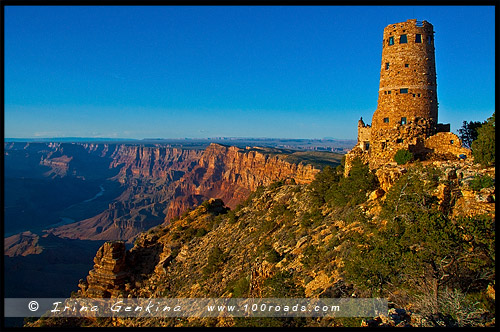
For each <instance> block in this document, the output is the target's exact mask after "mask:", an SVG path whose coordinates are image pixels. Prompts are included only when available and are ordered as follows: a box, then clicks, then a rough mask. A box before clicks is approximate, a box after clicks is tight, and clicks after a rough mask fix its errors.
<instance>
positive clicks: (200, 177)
mask: <svg viewBox="0 0 500 332" xmlns="http://www.w3.org/2000/svg"><path fill="white" fill-rule="evenodd" d="M70 148H71V149H75V147H73V146H71V147H70ZM78 148H80V149H83V151H84V152H82V153H85V154H86V155H89V156H90V155H91V156H95V157H97V156H98V157H99V158H101V159H103V160H106V161H107V162H108V164H107V167H106V169H108V170H115V172H114V174H116V175H114V176H113V177H112V179H114V180H117V181H119V182H120V183H122V185H123V187H124V191H123V193H122V194H121V195H120V196H119V197H117V198H116V199H115V200H114V201H113V202H111V203H110V204H109V205H108V208H107V209H106V210H104V211H103V212H101V213H99V214H98V215H96V216H94V217H92V218H88V219H85V220H82V221H79V222H77V223H74V224H69V225H64V226H60V227H57V228H54V229H50V232H51V233H53V234H55V235H57V236H62V237H67V238H73V239H89V240H125V241H131V240H132V239H133V238H134V236H135V235H136V234H138V233H139V232H141V231H144V230H147V229H149V228H151V227H153V226H156V225H159V224H161V223H163V222H168V221H169V220H170V219H172V218H173V217H176V216H178V215H180V214H182V213H183V212H185V211H186V210H188V209H189V208H192V207H194V206H196V205H198V204H200V203H202V202H203V201H205V200H207V199H209V198H221V199H222V200H223V201H224V202H225V203H226V204H227V205H228V206H229V207H231V208H234V207H235V206H236V205H237V204H238V203H239V202H241V201H242V200H244V199H245V198H246V197H247V196H248V194H249V193H250V192H251V191H253V190H255V189H256V188H257V187H258V186H265V185H269V184H270V183H272V182H275V181H278V180H289V181H293V182H294V183H298V184H301V183H308V182H310V181H312V180H313V179H314V176H315V174H316V173H318V172H319V169H317V168H315V167H313V166H311V165H307V164H303V163H290V162H288V161H286V160H285V158H284V156H281V155H278V154H275V155H270V154H266V153H265V152H264V151H259V149H246V150H245V149H239V148H237V147H228V146H222V145H218V144H211V145H210V146H209V147H207V148H206V149H205V150H203V151H199V150H183V149H177V148H168V147H161V146H154V147H145V146H138V145H135V146H127V145H106V144H104V145H97V144H82V145H79V146H78ZM68 149H69V148H68V147H65V146H63V147H62V148H61V147H60V146H59V147H56V150H55V152H53V153H51V154H50V155H49V156H47V157H46V158H45V159H43V161H42V162H43V163H44V165H50V166H51V167H52V169H51V173H50V174H57V175H59V176H63V175H64V174H67V172H68V170H70V169H76V166H72V165H71V164H72V163H74V162H77V161H78V160H80V164H78V165H80V166H79V167H80V168H83V167H82V166H81V160H83V157H81V156H80V157H79V158H73V157H70V156H68V155H66V154H64V151H65V150H68ZM49 161H50V162H49Z"/></svg>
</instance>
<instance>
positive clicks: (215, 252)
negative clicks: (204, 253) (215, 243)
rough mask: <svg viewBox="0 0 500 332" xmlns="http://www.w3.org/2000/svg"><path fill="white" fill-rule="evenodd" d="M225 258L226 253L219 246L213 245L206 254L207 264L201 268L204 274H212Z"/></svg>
mask: <svg viewBox="0 0 500 332" xmlns="http://www.w3.org/2000/svg"><path fill="white" fill-rule="evenodd" d="M226 259H227V255H226V254H225V253H224V251H222V249H220V248H219V247H214V248H213V249H212V251H210V254H209V255H208V260H207V265H206V266H205V267H204V268H203V274H204V275H205V276H208V275H211V274H213V273H214V272H215V271H217V269H218V268H219V267H220V266H221V264H223V263H224V262H225V261H226Z"/></svg>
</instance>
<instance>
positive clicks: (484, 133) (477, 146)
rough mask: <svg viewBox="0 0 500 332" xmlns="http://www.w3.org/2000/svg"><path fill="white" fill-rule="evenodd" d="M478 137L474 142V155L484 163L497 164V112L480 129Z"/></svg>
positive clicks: (480, 162) (477, 160)
mask: <svg viewBox="0 0 500 332" xmlns="http://www.w3.org/2000/svg"><path fill="white" fill-rule="evenodd" d="M477 131H478V135H477V139H476V140H475V141H474V142H472V156H473V157H474V160H475V161H476V162H477V163H479V164H481V165H483V166H491V165H495V112H493V115H492V116H491V117H490V118H488V120H487V121H486V123H485V124H483V125H482V126H481V127H480V128H479V129H478V130H477Z"/></svg>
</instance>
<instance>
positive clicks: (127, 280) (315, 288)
mask: <svg viewBox="0 0 500 332" xmlns="http://www.w3.org/2000/svg"><path fill="white" fill-rule="evenodd" d="M216 148H218V147H216ZM210 160H211V161H210ZM209 161H210V165H213V166H211V167H210V168H211V169H213V170H216V169H217V164H218V162H219V161H218V160H217V159H209ZM203 165H205V162H204V163H203ZM414 166H415V165H408V166H405V167H400V168H398V170H396V171H395V170H394V169H392V168H390V167H389V168H388V169H385V170H384V169H380V170H379V171H378V172H377V174H378V180H379V185H378V188H376V189H375V190H374V191H373V192H371V193H370V192H368V193H367V199H366V200H365V202H363V203H361V204H359V205H357V206H355V207H347V208H341V209H339V208H337V207H335V206H332V205H330V204H327V203H324V204H320V206H319V208H314V209H313V208H312V207H313V206H318V203H317V201H316V198H315V194H314V190H313V187H311V186H310V185H306V184H295V183H293V182H292V181H288V182H286V181H285V182H283V183H274V184H272V185H270V186H267V187H266V188H263V187H258V188H257V190H256V191H254V192H253V193H252V194H251V195H250V196H249V198H248V199H247V200H246V201H245V202H243V203H242V204H241V205H239V206H238V207H237V208H235V209H233V210H229V209H228V208H227V207H226V206H225V205H224V203H223V202H222V201H221V200H214V199H212V200H210V201H207V202H205V203H203V204H202V205H200V206H199V207H197V208H196V209H195V210H193V211H190V212H189V213H186V214H185V215H183V216H182V217H181V218H180V219H174V220H172V221H171V223H169V224H167V225H160V226H158V227H156V228H153V229H151V230H150V231H148V232H147V233H142V234H140V235H139V236H138V237H137V239H136V241H135V244H134V247H133V248H132V249H130V250H126V249H125V247H124V246H123V244H120V243H109V244H106V245H105V246H103V247H102V248H101V249H100V250H99V252H98V254H97V256H96V258H95V263H96V265H95V266H94V269H93V270H92V271H91V272H90V274H89V276H88V277H87V278H86V279H85V280H81V281H80V284H79V287H80V291H79V292H78V294H77V295H76V296H80V297H95V296H113V297H122V296H124V297H127V296H129V297H141V298H149V297H171V298H176V297H186V298H193V297H201V298H208V297H299V298H300V297H351V296H359V297H363V296H366V295H367V293H366V291H365V290H363V288H360V287H358V286H356V284H355V283H353V282H352V281H351V280H349V279H348V278H346V275H345V274H344V273H343V272H342V271H343V267H344V265H345V264H346V260H349V259H350V258H349V252H350V248H351V246H352V239H355V238H359V236H363V232H364V229H370V228H365V226H364V225H363V223H368V224H369V225H371V226H370V227H375V228H376V229H378V228H384V225H385V224H386V222H387V221H385V220H384V219H383V217H382V214H381V210H383V209H387V207H385V205H384V202H385V201H386V200H387V199H389V198H388V197H389V196H390V195H394V192H393V190H391V189H392V188H393V187H396V185H398V184H399V182H398V179H399V178H402V175H403V174H405V173H407V172H417V173H415V174H420V176H421V178H422V179H424V178H425V177H426V176H427V175H426V174H431V173H418V172H431V171H430V169H432V170H433V171H432V174H436V175H435V176H438V178H435V181H436V183H439V185H437V186H436V190H435V191H433V192H431V193H426V194H430V195H431V196H432V197H435V198H436V200H435V203H432V204H436V206H437V208H438V209H442V211H444V212H443V213H444V215H446V216H449V218H450V220H453V222H454V223H458V222H462V221H460V220H461V219H460V218H456V217H465V216H470V215H473V216H474V215H476V216H477V215H480V214H481V215H484V216H486V218H490V220H491V218H493V220H494V218H495V204H494V200H495V189H494V182H493V183H488V184H484V183H483V184H482V185H481V186H482V187H484V188H480V187H481V186H479V187H478V186H477V185H476V184H477V183H476V182H477V179H480V178H482V177H483V176H484V175H488V177H489V178H492V179H494V178H495V169H494V168H490V169H480V168H478V167H477V166H475V165H472V164H466V163H456V162H435V163H430V164H428V165H424V166H427V167H428V168H424V170H423V171H421V170H419V168H416V170H413V169H412V167H414ZM428 169H429V171H427V170H428ZM213 173H215V172H213ZM412 174H413V173H412ZM432 176H434V175H432ZM405 181H406V180H405ZM442 184H443V185H442ZM397 188H399V187H397ZM396 194H397V193H396ZM389 208H390V207H389ZM363 220H364V221H363ZM423 231H425V230H423ZM493 234H494V231H493ZM365 235H367V236H368V237H369V236H370V234H365ZM464 236H465V237H467V236H468V234H464ZM493 236H494V235H493ZM493 240H494V238H493ZM457 241H465V242H463V243H465V244H466V245H468V243H469V242H468V241H472V240H469V239H464V238H462V239H458V240H457ZM461 243H462V242H461ZM470 243H473V242H470ZM485 243H486V242H485ZM474 246H475V245H474ZM474 246H473V247H471V248H470V250H471V252H474V250H475V249H474ZM464 250H465V249H464ZM466 251H467V250H466ZM387 254H390V253H387ZM457 254H462V253H457ZM463 254H464V255H467V253H463ZM464 257H465V256H464ZM352 258H353V257H351V259H352ZM112 259H115V260H114V261H113V262H114V263H113V264H105V263H103V262H110V261H112ZM484 272H486V271H484ZM122 277H123V278H122ZM492 277H493V279H491V278H492ZM484 278H485V280H483V283H482V284H481V285H483V286H477V285H476V286H475V287H479V289H480V290H481V292H482V293H481V294H483V295H484V296H485V297H486V298H489V300H487V301H491V298H493V301H494V291H493V293H491V291H490V289H493V290H494V275H493V276H491V275H489V276H486V275H485V277H484ZM113 280H117V281H113ZM484 282H486V283H484ZM488 282H489V284H488ZM486 286H487V287H486ZM481 287H484V288H481ZM492 294H493V295H492ZM423 295H426V294H423ZM388 296H389V300H390V301H392V302H396V303H393V304H391V307H390V310H389V312H388V313H387V315H385V316H382V318H380V317H377V318H374V319H372V320H364V321H363V320H362V319H361V318H360V319H354V320H353V319H342V318H337V319H332V318H324V319H322V318H303V319H284V320H283V319H273V318H270V319H265V320H251V319H250V320H248V319H247V320H245V319H239V318H220V319H217V318H211V319H208V318H203V319H168V318H165V319H160V318H145V319H134V318H114V319H100V320H96V319H92V318H88V319H87V318H86V319H76V320H71V319H70V320H58V319H56V318H48V319H41V320H39V321H37V322H35V323H32V324H29V326H65V324H70V325H71V324H76V325H82V324H83V325H88V326H346V325H347V326H353V325H355V326H360V325H362V326H395V325H398V326H440V324H441V325H442V324H444V325H445V326H457V324H458V326H468V325H466V324H472V323H474V324H478V325H476V326H491V325H492V324H493V325H494V312H493V318H492V316H491V313H487V312H486V313H485V311H484V310H483V311H480V310H476V311H475V312H474V314H480V315H482V316H477V315H476V316H474V317H472V316H470V317H469V316H468V317H467V319H468V320H467V321H465V320H462V321H461V320H460V319H463V318H464V317H465V316H464V315H465V314H464V315H462V316H460V315H459V316H457V317H458V318H456V317H455V318H451V317H445V318H446V319H444V318H443V319H441V320H433V319H431V318H429V317H430V316H429V317H427V316H426V317H424V316H423V315H424V314H423V313H422V314H419V313H414V314H412V313H411V311H412V310H422V308H424V307H422V306H420V307H418V306H416V305H415V302H413V300H408V298H405V297H402V296H400V295H398V293H394V294H389V295H388ZM455 300H456V299H455ZM483 301H486V300H483ZM457 303H462V304H463V303H464V302H457ZM412 305H413V307H412ZM401 306H407V307H408V308H410V309H408V308H407V309H400V308H401ZM395 307H396V308H398V309H395ZM415 308H417V309H415ZM419 308H420V309H419ZM476 309H477V308H476ZM466 314H472V311H471V312H467V313H466ZM387 317H389V318H387ZM474 319H476V320H474ZM492 322H493V323H492ZM384 324H385V325H384ZM436 324H437V325H436ZM454 324H455V325H454ZM460 324H462V325H460ZM463 324H465V325H463ZM481 324H482V325H481ZM67 326H69V325H67Z"/></svg>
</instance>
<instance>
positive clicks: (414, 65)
mask: <svg viewBox="0 0 500 332" xmlns="http://www.w3.org/2000/svg"><path fill="white" fill-rule="evenodd" d="M382 45H383V46H382V66H381V69H380V87H379V90H378V107H377V110H376V111H375V113H374V114H373V119H372V134H373V135H375V136H378V135H379V134H380V132H384V131H385V130H387V129H390V128H393V127H394V125H395V124H407V123H408V122H409V121H411V120H413V118H415V117H420V118H423V119H426V120H428V121H429V123H430V124H431V123H432V124H433V125H434V126H435V125H436V123H437V118H438V103H437V94H436V63H435V58H434V30H433V26H432V24H430V23H428V22H426V21H423V22H418V21H417V20H408V21H406V22H404V23H397V24H391V25H389V26H387V27H386V28H385V29H384V39H383V44H382Z"/></svg>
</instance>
